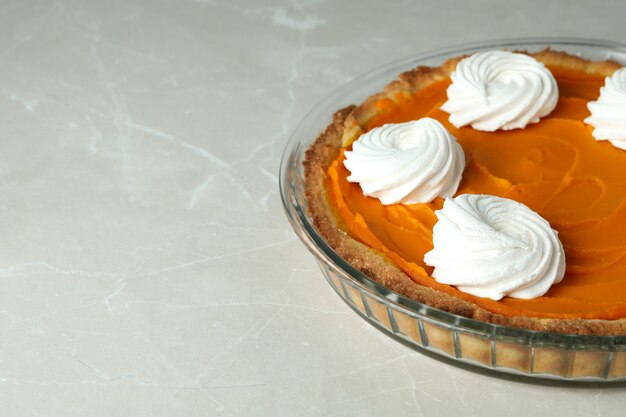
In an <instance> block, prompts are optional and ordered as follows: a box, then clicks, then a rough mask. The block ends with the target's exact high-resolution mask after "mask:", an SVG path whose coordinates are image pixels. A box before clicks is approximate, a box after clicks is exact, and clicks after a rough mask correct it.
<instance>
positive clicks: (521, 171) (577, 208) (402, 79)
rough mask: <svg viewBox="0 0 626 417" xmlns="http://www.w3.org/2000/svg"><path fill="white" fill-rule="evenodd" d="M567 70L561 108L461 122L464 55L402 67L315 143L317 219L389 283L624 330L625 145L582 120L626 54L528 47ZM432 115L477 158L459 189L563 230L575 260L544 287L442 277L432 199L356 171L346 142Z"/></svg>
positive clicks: (458, 308)
mask: <svg viewBox="0 0 626 417" xmlns="http://www.w3.org/2000/svg"><path fill="white" fill-rule="evenodd" d="M523 53H525V54H528V55H530V56H532V57H534V58H535V59H537V60H538V61H540V62H543V64H544V65H545V66H546V67H547V68H548V69H549V70H550V72H551V73H552V74H553V75H554V78H555V79H556V81H557V84H558V89H559V99H558V103H557V105H556V108H554V110H553V111H552V112H551V113H550V114H548V115H547V116H545V117H543V118H542V119H541V120H540V121H539V122H538V123H534V124H529V125H527V126H526V127H525V128H523V129H513V130H498V131H495V132H484V131H478V130H475V129H473V128H472V127H469V126H465V127H460V128H456V127H455V126H453V125H452V124H451V123H450V122H449V120H448V119H449V114H448V113H446V112H444V111H442V110H441V108H440V107H441V106H442V104H443V103H444V102H445V101H446V91H447V88H448V86H449V85H450V83H451V80H450V75H451V74H452V73H453V71H454V70H455V68H456V66H457V64H458V62H459V61H460V60H461V59H463V58H464V57H458V58H455V59H451V60H448V61H447V62H445V63H444V64H442V65H441V66H439V67H434V68H431V67H418V68H415V69H413V70H411V71H408V72H405V73H403V74H401V75H400V76H399V77H398V78H397V79H396V80H394V81H392V82H391V83H390V84H388V85H387V86H386V87H385V89H384V90H383V91H381V92H379V93H376V94H373V95H372V96H370V97H369V98H367V99H366V100H365V101H364V102H363V103H361V104H360V105H353V106H349V107H346V108H343V109H340V110H338V111H336V112H335V114H334V116H333V121H332V123H331V124H330V125H329V126H328V127H327V128H326V129H325V130H324V132H323V133H322V134H321V135H320V136H319V137H318V138H317V139H316V140H315V142H314V143H313V144H312V145H311V147H310V148H309V149H308V151H307V154H306V160H305V162H304V171H305V179H306V197H307V200H308V208H309V214H310V217H311V218H312V220H313V222H314V224H315V227H316V228H317V230H318V231H319V233H320V234H321V235H322V236H323V238H324V239H325V240H326V241H327V243H328V244H329V245H330V246H331V247H332V248H333V249H334V250H335V251H336V252H337V254H338V255H339V256H341V257H342V258H343V259H345V260H346V261H347V262H348V263H350V264H351V265H352V266H354V267H355V268H356V269H358V270H360V271H361V272H363V273H364V274H366V275H367V276H369V277H370V278H371V279H373V280H375V281H376V282H378V283H379V284H381V285H383V286H385V287H387V288H389V289H390V290H392V291H394V292H396V293H398V294H401V295H403V296H406V297H408V298H410V299H413V300H415V301H418V302H421V303H425V304H427V305H430V306H432V307H435V308H438V309H441V310H444V311H448V312H451V313H454V314H458V315H461V316H465V317H468V318H472V319H476V320H479V321H484V322H488V323H494V324H502V325H506V326H512V327H518V328H522V329H528V330H537V331H545V332H555V333H562V334H580V335H626V151H624V150H622V149H618V148H616V147H615V146H612V145H611V144H610V143H608V142H607V141H596V140H595V139H594V138H593V137H592V130H593V128H592V127H591V126H589V125H587V124H585V123H584V119H585V118H587V117H588V116H589V110H588V108H587V104H588V103H589V102H590V101H593V100H596V99H597V98H598V96H599V92H600V88H601V87H602V86H603V85H604V82H605V77H607V76H610V75H611V74H613V73H614V72H615V71H616V70H618V69H619V68H621V66H620V65H619V64H617V63H615V62H612V61H588V60H585V59H582V58H580V57H576V56H573V55H569V54H566V53H564V52H557V51H552V50H548V49H547V50H543V51H540V52H537V53H526V52H523ZM422 117H430V118H433V119H436V120H438V121H439V122H441V124H443V125H444V126H445V127H446V128H447V129H448V130H449V131H450V132H451V133H452V134H453V135H454V136H455V137H456V138H457V140H458V141H459V143H460V144H461V145H462V147H463V150H464V152H465V154H466V160H467V165H466V167H465V170H464V173H463V179H462V181H461V183H460V185H459V189H458V191H457V195H458V194H490V195H495V196H500V197H506V198H508V199H512V200H515V201H518V202H520V203H523V204H525V205H526V206H528V207H530V208H531V209H533V210H534V211H536V212H537V213H539V214H540V215H541V216H542V217H543V218H545V219H546V220H548V221H549V223H550V225H551V226H552V227H553V228H554V229H556V230H557V231H558V232H559V236H560V238H561V241H562V243H563V247H564V248H565V254H566V260H567V261H566V272H565V277H564V279H563V281H562V282H561V283H558V284H555V285H554V286H553V287H551V289H550V290H549V291H548V292H547V293H546V294H545V295H543V296H541V297H538V298H534V299H530V300H523V299H516V298H510V297H505V298H503V299H501V300H498V301H495V300H491V299H488V298H482V297H477V296H473V295H470V294H467V293H464V292H462V291H460V290H458V289H457V288H455V287H453V286H450V285H445V284H440V283H439V282H437V281H436V280H434V279H433V278H432V276H431V274H432V268H431V267H429V266H428V265H426V264H425V263H424V254H425V253H426V252H428V251H429V250H431V249H432V247H433V243H432V229H433V226H434V224H435V223H436V222H437V218H436V216H435V210H439V209H441V207H442V205H443V199H441V198H436V199H435V200H433V201H432V202H430V203H421V204H409V205H404V204H391V205H383V204H382V203H381V202H380V201H379V200H377V199H375V198H372V197H366V196H365V195H364V194H363V192H362V190H361V188H360V186H359V184H357V183H353V182H349V181H348V180H347V177H348V175H349V172H348V171H347V169H346V167H345V166H344V164H343V160H344V158H345V151H347V150H350V147H351V144H352V143H353V142H354V140H356V139H357V138H358V137H359V136H360V135H361V134H363V133H365V132H368V131H370V130H371V129H373V128H375V127H378V126H382V125H384V124H387V123H400V122H406V121H409V120H416V119H419V118H422Z"/></svg>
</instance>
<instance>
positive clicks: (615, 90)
mask: <svg viewBox="0 0 626 417" xmlns="http://www.w3.org/2000/svg"><path fill="white" fill-rule="evenodd" d="M587 107H588V108H589V111H591V116H589V117H587V118H586V119H585V123H587V124H589V125H591V126H593V127H594V128H595V129H594V130H593V137H594V138H596V139H597V140H608V141H610V142H611V143H612V144H613V146H616V147H618V148H620V149H625V150H626V68H622V69H620V70H617V71H615V73H613V75H612V76H610V77H607V78H606V81H605V82H604V87H602V88H600V97H599V98H598V101H592V102H589V103H587Z"/></svg>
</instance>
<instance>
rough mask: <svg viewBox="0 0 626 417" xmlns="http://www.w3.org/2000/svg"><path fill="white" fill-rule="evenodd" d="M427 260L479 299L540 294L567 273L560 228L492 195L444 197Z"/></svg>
mask: <svg viewBox="0 0 626 417" xmlns="http://www.w3.org/2000/svg"><path fill="white" fill-rule="evenodd" d="M435 214H436V215H437V218H438V219H439V220H438V222H437V223H436V224H435V227H434V229H433V243H434V249H433V250H431V251H430V252H428V253H426V255H425V256H424V262H425V263H426V264H427V265H430V266H433V267H434V268H435V270H434V272H433V274H432V276H433V278H435V280H437V281H438V282H440V283H443V284H448V285H454V286H456V287H457V288H458V289H459V290H461V291H463V292H466V293H469V294H473V295H476V296H479V297H488V298H491V299H494V300H499V299H501V298H502V297H504V296H509V297H514V298H524V299H530V298H536V297H540V296H542V295H544V294H545V293H546V292H547V291H548V290H549V289H550V287H551V286H552V284H555V283H557V282H560V281H561V280H562V279H563V276H564V274H565V253H564V251H563V246H562V245H561V242H560V241H559V239H558V235H557V232H556V231H555V230H553V229H552V228H551V227H550V224H549V223H548V222H547V221H546V220H544V219H543V218H542V217H541V216H539V215H538V214H537V213H535V212H534V211H532V210H531V209H529V208H528V207H526V206H525V205H523V204H521V203H518V202H516V201H513V200H509V199H506V198H501V197H495V196H490V195H478V194H463V195H460V196H458V197H456V198H449V199H446V201H445V202H444V205H443V208H442V209H441V210H438V211H436V212H435Z"/></svg>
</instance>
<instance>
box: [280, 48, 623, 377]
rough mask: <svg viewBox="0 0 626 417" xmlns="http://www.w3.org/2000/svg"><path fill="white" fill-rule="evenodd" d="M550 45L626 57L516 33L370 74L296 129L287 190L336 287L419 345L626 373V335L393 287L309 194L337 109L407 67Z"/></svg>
mask: <svg viewBox="0 0 626 417" xmlns="http://www.w3.org/2000/svg"><path fill="white" fill-rule="evenodd" d="M544 48H551V49H553V50H557V51H564V52H567V53H570V54H572V55H579V56H582V57H583V58H586V59H590V60H594V61H600V60H606V59H611V60H614V61H617V62H619V63H621V64H626V45H622V44H619V43H615V42H608V41H595V40H585V39H552V38H543V39H516V40H497V41H490V42H484V43H480V44H467V45H463V46H458V47H453V48H447V49H441V50H437V51H432V52H428V53H424V54H420V55H417V56H413V57H410V58H408V59H404V60H401V61H397V62H394V63H392V64H389V65H387V66H385V67H382V68H380V69H377V70H375V71H372V72H370V73H368V74H365V75H363V76H361V77H359V78H357V79H356V80H354V81H352V82H350V83H348V84H346V85H345V86H343V87H342V88H340V89H339V90H337V91H336V92H335V93H333V94H332V95H330V96H329V97H327V98H326V99H325V100H323V101H322V102H321V103H319V104H318V105H317V106H316V107H315V108H314V109H313V110H312V111H311V112H310V113H309V114H308V115H307V116H306V117H305V118H304V119H303V120H302V121H301V123H300V124H299V125H298V127H297V128H296V129H295V131H294V132H293V134H292V136H291V138H290V140H289V142H288V144H287V146H286V148H285V152H284V155H283V158H282V162H281V168H280V191H281V197H282V201H283V205H284V208H285V211H286V214H287V217H288V218H289V221H290V222H291V224H292V226H293V228H294V230H295V232H296V234H297V235H298V236H299V237H300V239H301V240H302V241H303V242H304V244H305V245H306V246H307V247H308V249H309V250H310V251H311V252H312V253H313V255H314V256H315V258H316V260H317V262H318V264H319V267H320V269H321V270H322V273H323V275H324V276H325V278H326V280H327V281H328V283H329V284H330V285H331V287H332V288H333V289H334V290H335V292H336V293H337V294H338V295H339V296H340V297H341V298H342V299H343V300H344V301H345V302H346V303H347V304H348V305H349V306H350V307H351V308H352V309H353V310H355V311H356V312H357V313H358V314H359V315H360V316H361V317H363V318H364V319H365V320H366V321H368V322H370V323H371V324H373V325H374V326H375V327H377V328H379V329H381V330H382V331H383V332H385V333H386V334H388V335H390V336H392V337H394V338H396V339H400V340H402V341H404V342H405V343H406V344H408V345H409V346H411V347H413V348H415V349H416V350H418V351H429V352H431V353H432V354H435V355H441V356H442V357H447V358H448V359H449V360H451V361H453V362H455V363H457V364H466V365H469V366H471V367H474V368H475V369H478V368H482V369H489V370H493V371H496V372H502V373H508V374H514V375H523V376H527V377H533V378H542V379H553V380H562V381H595V382H618V381H626V335H623V336H584V335H568V334H558V333H548V332H539V331H530V330H524V329H520V328H514V327H508V326H502V325H496V324H491V323H487V322H481V321H477V320H473V319H469V318H466V317H463V316H459V315H456V314H452V313H448V312H445V311H442V310H438V309H436V308H432V307H430V306H428V305H426V304H422V303H419V302H416V301H413V300H411V299H409V298H407V297H404V296H402V295H399V294H397V293H394V292H392V291H391V290H389V289H387V288H385V287H383V286H382V285H380V284H378V283H377V282H375V281H374V280H372V279H370V278H369V277H368V276H366V275H365V274H363V273H362V272H360V271H359V270H357V269H355V268H354V267H353V266H351V265H350V264H349V263H348V262H346V261H345V260H344V259H342V258H341V257H340V256H339V255H338V254H337V253H336V252H335V251H334V250H333V249H332V248H331V247H330V246H329V245H328V244H327V243H326V242H325V240H324V239H323V237H322V236H321V235H320V234H319V233H318V231H317V230H316V228H315V226H314V224H313V221H312V219H311V217H310V215H309V211H308V206H307V200H306V197H305V180H304V170H303V161H304V157H305V152H306V151H307V149H308V148H309V147H310V145H311V144H312V143H313V141H314V140H315V139H316V138H317V136H318V135H319V134H320V133H321V132H322V131H323V130H324V128H325V127H326V126H327V125H328V124H329V123H330V121H331V117H332V114H333V113H334V112H335V111H336V110H338V109H340V108H343V107H345V106H347V105H349V104H356V103H361V102H362V101H363V100H365V99H366V98H367V97H368V96H369V95H371V94H373V93H375V92H377V91H380V90H382V89H383V87H384V86H385V85H386V84H388V83H389V82H390V81H392V80H393V79H395V78H396V77H397V75H398V74H400V73H401V72H403V71H406V70H409V69H412V68H415V67H417V66H438V65H441V64H442V63H443V62H444V61H445V60H447V59H449V58H453V57H457V56H460V55H464V54H471V53H474V52H478V51H485V50H494V49H520V50H528V51H530V52H534V51H539V50H541V49H544Z"/></svg>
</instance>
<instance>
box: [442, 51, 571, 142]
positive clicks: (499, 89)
mask: <svg viewBox="0 0 626 417" xmlns="http://www.w3.org/2000/svg"><path fill="white" fill-rule="evenodd" d="M450 78H451V79H452V84H451V85H450V86H449V87H448V101H447V102H446V103H445V104H444V105H443V106H441V109H442V110H443V111H445V112H447V113H450V123H452V124H453V125H454V126H456V127H461V126H466V125H471V126H472V127H473V128H474V129H476V130H484V131H488V132H493V131H495V130H498V129H502V130H510V129H517V128H524V127H525V126H526V125H527V124H529V123H537V122H538V121H539V118H540V117H543V116H546V115H548V114H550V112H552V110H554V108H555V107H556V104H557V101H558V98H559V90H558V87H557V84H556V80H555V79H554V76H553V75H552V73H551V72H550V71H549V70H548V69H547V68H546V67H545V66H544V65H543V63H541V62H539V61H537V60H536V59H534V58H532V57H530V56H528V55H524V54H519V53H514V52H507V51H489V52H478V53H476V54H474V55H472V56H470V57H468V58H465V59H463V60H461V61H460V62H459V63H458V64H457V66H456V70H455V71H454V72H453V73H452V75H451V76H450Z"/></svg>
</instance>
